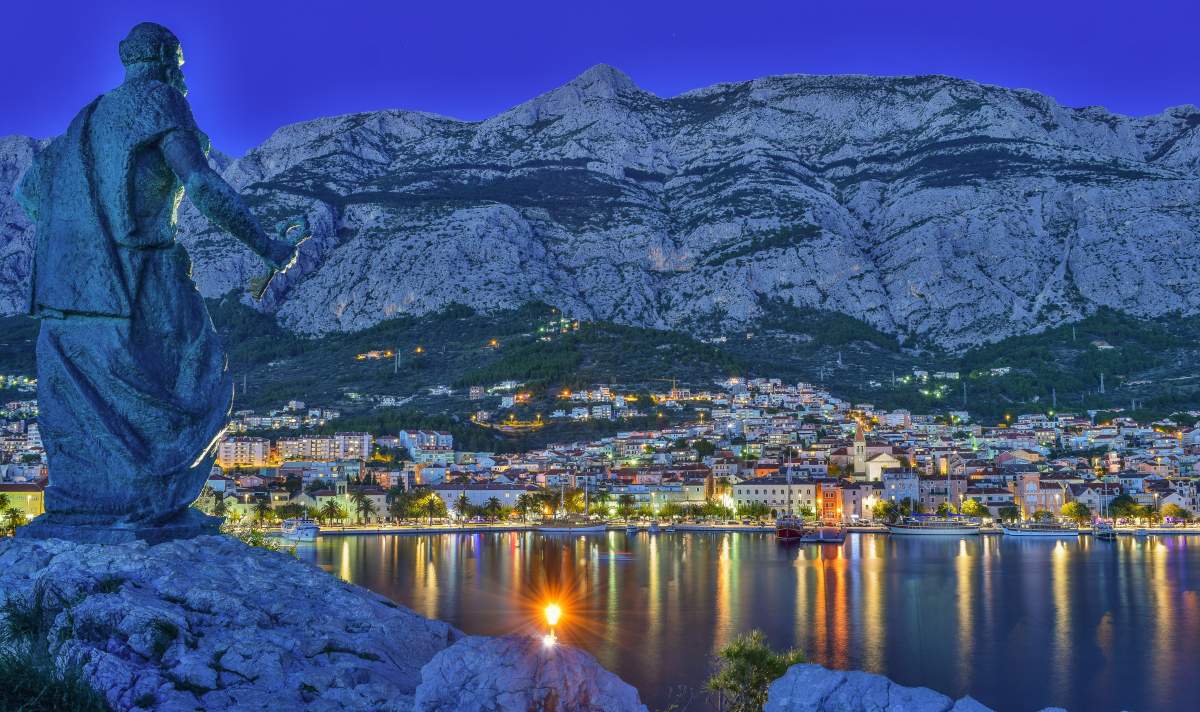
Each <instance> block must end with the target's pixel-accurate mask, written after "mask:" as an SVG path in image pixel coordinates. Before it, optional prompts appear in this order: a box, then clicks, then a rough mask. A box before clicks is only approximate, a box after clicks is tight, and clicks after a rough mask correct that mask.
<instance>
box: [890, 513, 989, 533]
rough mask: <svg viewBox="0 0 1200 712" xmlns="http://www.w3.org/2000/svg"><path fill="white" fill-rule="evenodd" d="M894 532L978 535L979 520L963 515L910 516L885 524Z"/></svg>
mask: <svg viewBox="0 0 1200 712" xmlns="http://www.w3.org/2000/svg"><path fill="white" fill-rule="evenodd" d="M885 526H887V528H888V531H889V532H891V533H892V534H899V535H903V536H978V535H979V522H977V521H973V520H971V519H965V518H962V517H948V518H932V517H929V518H926V517H909V518H907V519H902V520H900V521H898V522H895V523H893V524H887V525H885Z"/></svg>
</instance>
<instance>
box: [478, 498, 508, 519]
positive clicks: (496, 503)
mask: <svg viewBox="0 0 1200 712" xmlns="http://www.w3.org/2000/svg"><path fill="white" fill-rule="evenodd" d="M483 511H485V512H487V516H488V518H489V519H491V520H493V521H495V520H497V519H499V518H500V513H501V512H503V511H504V505H503V504H501V503H500V498H499V497H488V501H487V502H486V503H485V504H484V505H483Z"/></svg>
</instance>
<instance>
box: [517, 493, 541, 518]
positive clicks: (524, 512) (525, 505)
mask: <svg viewBox="0 0 1200 712" xmlns="http://www.w3.org/2000/svg"><path fill="white" fill-rule="evenodd" d="M536 508H537V501H536V500H535V499H534V497H533V495H531V494H529V493H528V492H522V493H521V494H519V495H517V503H516V506H515V507H514V509H516V511H517V514H520V515H521V520H522V521H526V522H528V521H529V513H530V512H531V511H533V510H534V509H536Z"/></svg>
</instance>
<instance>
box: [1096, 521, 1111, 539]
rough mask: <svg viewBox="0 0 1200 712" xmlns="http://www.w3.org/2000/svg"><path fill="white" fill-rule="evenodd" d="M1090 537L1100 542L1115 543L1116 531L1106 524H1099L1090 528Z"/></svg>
mask: <svg viewBox="0 0 1200 712" xmlns="http://www.w3.org/2000/svg"><path fill="white" fill-rule="evenodd" d="M1092 535H1093V536H1095V537H1096V538H1097V539H1099V540H1100V541H1116V539H1117V530H1116V529H1113V525H1111V524H1109V523H1108V522H1099V523H1097V524H1096V526H1094V527H1092Z"/></svg>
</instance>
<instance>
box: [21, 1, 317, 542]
mask: <svg viewBox="0 0 1200 712" xmlns="http://www.w3.org/2000/svg"><path fill="white" fill-rule="evenodd" d="M120 55H121V62H122V63H123V64H124V65H125V72H126V73H125V81H124V82H123V83H122V84H121V85H120V86H119V87H117V88H116V89H113V90H112V91H110V92H108V93H107V94H105V95H103V96H101V97H99V98H97V99H96V100H95V101H93V102H91V103H90V104H88V105H87V106H85V107H84V108H83V109H82V110H81V111H80V112H79V114H78V115H77V116H76V117H75V118H74V120H72V121H71V125H70V127H69V128H68V129H67V133H66V134H65V135H63V136H60V137H58V138H56V139H55V140H54V141H53V142H52V143H51V144H50V145H49V146H47V147H46V148H45V149H44V150H43V151H42V152H41V153H39V154H38V155H37V157H36V158H35V159H34V162H33V165H32V166H31V167H30V169H29V171H28V172H27V173H26V175H25V176H24V178H23V179H22V181H21V183H20V184H19V186H18V189H17V198H18V200H19V201H20V202H21V205H22V207H24V209H25V210H26V212H28V213H29V216H30V218H31V219H32V220H33V222H34V226H35V240H36V242H35V252H34V273H33V300H32V311H33V314H34V315H35V316H36V317H38V318H39V319H41V331H40V333H39V335H38V343H37V370H38V408H39V411H40V414H39V419H38V422H39V428H40V430H41V434H42V440H43V443H44V445H45V448H46V456H47V460H48V464H49V474H50V483H49V486H48V487H47V489H46V513H45V514H44V515H42V516H40V517H38V518H37V519H35V520H34V521H33V522H31V523H30V524H29V525H28V526H26V527H24V528H23V529H21V530H20V532H19V535H20V536H27V537H39V538H48V537H57V538H65V539H75V540H81V541H95V542H119V541H128V540H132V539H145V540H150V541H159V540H163V539H169V538H177V537H188V536H195V535H198V534H202V533H211V532H215V531H216V530H217V526H218V524H219V521H220V520H218V519H217V518H214V517H207V516H205V515H203V514H201V513H200V512H198V511H196V510H195V509H192V508H190V507H189V505H190V504H191V502H192V501H193V500H194V499H195V498H196V496H197V495H198V494H199V492H200V490H201V488H202V486H203V484H204V481H205V480H206V479H207V477H208V474H209V471H210V468H211V466H212V463H213V460H214V458H215V455H216V447H217V442H218V441H219V440H220V438H221V436H222V434H223V433H224V430H225V426H226V423H227V421H228V417H229V409H230V406H231V401H232V395H233V385H232V382H231V380H230V376H229V373H228V371H227V369H226V363H225V354H224V352H223V350H222V348H221V344H220V342H219V341H218V338H217V333H216V331H215V330H214V329H213V325H212V320H211V319H210V318H209V315H208V310H207V309H206V308H205V306H204V301H203V299H202V298H201V296H200V293H199V292H198V291H197V290H196V286H195V284H193V282H192V279H191V262H190V260H189V259H188V256H187V253H186V252H185V251H184V249H183V248H182V247H181V246H180V245H179V244H177V243H176V242H175V233H176V212H177V209H178V207H179V202H180V199H181V198H182V197H183V195H184V194H185V192H186V195H187V197H188V198H189V199H190V200H191V201H192V203H193V204H194V205H195V206H196V207H197V208H198V209H199V210H200V212H202V213H203V214H204V215H205V216H206V217H207V218H208V219H209V220H211V221H212V222H213V223H215V224H216V225H218V226H220V227H221V228H223V229H224V230H226V231H228V232H230V233H232V234H233V235H234V236H236V237H237V238H239V239H240V240H242V241H243V242H245V243H246V245H248V246H249V247H250V248H251V249H253V250H254V251H255V252H256V253H258V254H259V255H260V256H261V257H262V259H263V261H264V262H266V264H267V265H268V266H269V267H270V268H271V269H272V270H283V269H286V268H287V266H288V265H290V264H291V263H292V262H293V261H294V260H295V256H296V247H295V245H292V244H290V243H288V242H287V241H284V240H277V239H272V238H271V237H269V236H268V235H267V234H266V233H265V232H264V231H263V229H262V228H261V227H259V224H258V221H257V220H256V219H255V218H254V216H253V215H252V214H251V213H250V211H249V210H248V209H247V208H246V206H245V204H243V202H242V200H241V199H240V198H239V196H238V194H237V192H236V191H234V189H233V188H232V187H230V186H229V185H228V184H227V183H226V182H225V181H224V180H223V179H222V178H221V177H220V176H219V175H218V174H217V173H216V172H215V171H214V170H213V169H212V168H211V167H210V166H209V164H208V161H207V159H206V154H207V150H208V149H207V143H208V141H207V138H206V137H205V136H204V134H202V133H201V132H200V130H199V128H197V126H196V123H195V121H194V120H193V118H192V112H191V109H190V108H189V106H188V102H187V99H185V98H184V97H185V94H186V91H187V88H186V86H185V85H184V82H183V73H182V71H181V70H180V67H181V65H182V64H183V52H182V49H181V48H180V45H179V40H178V39H176V37H175V35H174V34H172V33H171V32H170V30H168V29H166V28H165V27H162V26H160V25H156V24H153V23H142V24H139V25H137V26H136V27H134V28H133V29H132V30H131V31H130V33H129V35H128V36H127V37H126V38H125V39H124V40H122V42H121V43H120Z"/></svg>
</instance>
